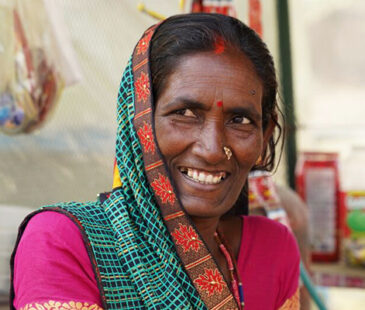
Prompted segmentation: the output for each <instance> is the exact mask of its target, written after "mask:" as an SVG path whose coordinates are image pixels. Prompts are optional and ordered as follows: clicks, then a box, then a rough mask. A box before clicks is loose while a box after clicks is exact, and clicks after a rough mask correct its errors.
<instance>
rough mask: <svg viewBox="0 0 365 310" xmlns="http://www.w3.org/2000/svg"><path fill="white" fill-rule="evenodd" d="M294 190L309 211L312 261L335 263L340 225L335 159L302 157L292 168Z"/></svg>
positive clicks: (330, 155)
mask: <svg viewBox="0 0 365 310" xmlns="http://www.w3.org/2000/svg"><path fill="white" fill-rule="evenodd" d="M296 188H297V192H298V194H299V195H300V196H301V197H302V199H303V200H304V201H305V202H306V203H307V205H308V208H309V236H310V243H311V250H312V260H313V261H316V262H333V261H337V260H338V258H339V252H340V251H339V249H340V224H341V222H340V205H341V196H340V188H339V173H338V155H337V154H336V153H319V152H306V153H302V154H301V155H300V156H299V160H298V163H297V167H296Z"/></svg>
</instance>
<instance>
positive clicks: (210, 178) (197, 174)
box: [179, 167, 227, 184]
mask: <svg viewBox="0 0 365 310" xmlns="http://www.w3.org/2000/svg"><path fill="white" fill-rule="evenodd" d="M179 170H180V172H181V173H182V174H185V175H186V176H187V178H188V179H190V180H192V181H194V182H197V183H201V184H219V183H221V182H223V181H224V180H225V179H226V177H227V173H226V172H224V171H219V172H207V171H203V170H198V169H193V168H187V167H180V168H179Z"/></svg>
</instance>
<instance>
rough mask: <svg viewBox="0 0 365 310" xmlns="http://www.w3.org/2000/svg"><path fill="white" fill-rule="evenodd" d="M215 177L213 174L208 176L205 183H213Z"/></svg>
mask: <svg viewBox="0 0 365 310" xmlns="http://www.w3.org/2000/svg"><path fill="white" fill-rule="evenodd" d="M213 178H214V177H213V176H212V175H211V174H208V176H207V177H206V179H205V182H207V183H213Z"/></svg>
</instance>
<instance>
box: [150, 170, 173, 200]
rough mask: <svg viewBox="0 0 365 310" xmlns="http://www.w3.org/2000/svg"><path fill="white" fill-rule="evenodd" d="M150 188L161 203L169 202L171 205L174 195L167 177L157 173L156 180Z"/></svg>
mask: <svg viewBox="0 0 365 310" xmlns="http://www.w3.org/2000/svg"><path fill="white" fill-rule="evenodd" d="M151 186H152V188H153V189H154V190H155V193H156V195H158V196H159V197H160V198H161V200H162V203H166V202H170V203H171V204H173V203H174V202H175V199H176V198H175V194H174V192H173V191H172V186H171V184H170V181H169V179H168V178H167V177H165V176H163V175H162V174H160V173H159V174H158V179H155V180H154V181H153V182H152V183H151Z"/></svg>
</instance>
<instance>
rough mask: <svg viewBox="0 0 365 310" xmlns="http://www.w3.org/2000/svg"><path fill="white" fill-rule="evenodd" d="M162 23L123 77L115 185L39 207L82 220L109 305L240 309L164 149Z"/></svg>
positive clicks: (143, 41)
mask: <svg viewBox="0 0 365 310" xmlns="http://www.w3.org/2000/svg"><path fill="white" fill-rule="evenodd" d="M156 29H158V26H154V27H152V28H150V29H148V30H147V31H146V32H145V33H144V35H143V36H142V38H141V39H140V41H139V42H138V44H137V46H136V48H135V50H134V52H133V55H132V57H131V59H130V61H129V63H128V65H127V68H126V70H125V72H124V75H123V78H122V81H121V85H120V89H119V94H118V104H117V115H118V131H117V143H116V165H115V172H114V188H113V191H112V192H111V193H110V195H107V197H106V198H105V199H99V201H97V202H95V203H88V204H77V203H69V204H58V205H55V206H49V207H44V208H42V209H41V210H39V211H37V212H41V211H43V210H49V209H51V210H54V211H58V212H62V213H64V214H66V215H68V216H69V217H70V218H71V219H72V220H73V221H74V222H75V223H76V224H77V225H79V227H80V230H81V232H82V233H83V235H84V240H85V244H86V245H87V248H88V249H89V255H90V259H91V262H92V264H93V265H94V270H95V275H96V279H97V282H98V284H99V289H100V293H101V297H102V302H103V307H104V308H107V309H237V304H236V302H235V299H234V297H233V295H232V294H231V292H230V290H229V288H228V285H227V283H226V281H225V280H224V278H223V275H222V273H221V272H220V270H219V268H218V266H217V264H216V263H215V261H214V260H213V258H212V256H211V254H210V252H209V251H208V249H207V247H206V245H205V244H204V242H203V240H202V238H201V237H200V235H199V233H198V232H197V231H196V229H195V227H194V225H193V223H192V222H191V220H190V218H189V216H188V215H187V214H186V213H185V211H184V209H183V208H182V206H181V204H180V202H179V199H178V197H177V194H176V191H175V188H174V186H173V182H172V181H171V180H170V177H169V174H168V171H167V169H166V166H165V164H164V161H163V158H162V156H161V154H160V152H159V150H158V146H157V143H156V139H155V135H154V129H153V128H154V125H153V99H152V87H151V76H150V70H149V46H150V41H151V38H152V36H153V34H154V32H155V31H156ZM33 215H34V214H33ZM30 217H31V216H30ZM30 217H28V218H27V219H26V220H25V222H24V225H23V227H25V225H26V223H27V222H28V221H29V219H30ZM20 235H21V234H20ZM19 238H20V237H19Z"/></svg>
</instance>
